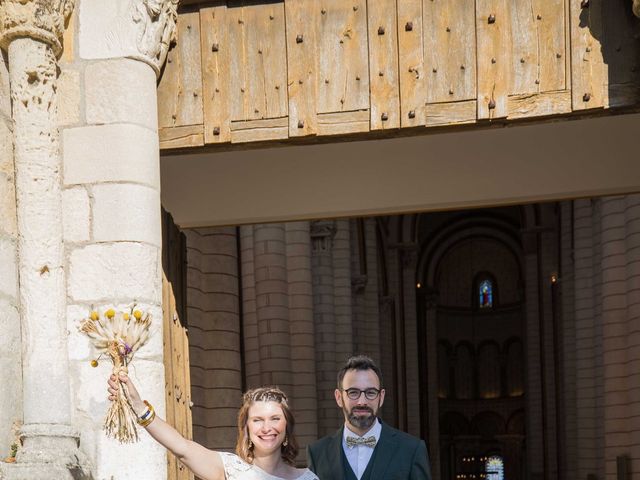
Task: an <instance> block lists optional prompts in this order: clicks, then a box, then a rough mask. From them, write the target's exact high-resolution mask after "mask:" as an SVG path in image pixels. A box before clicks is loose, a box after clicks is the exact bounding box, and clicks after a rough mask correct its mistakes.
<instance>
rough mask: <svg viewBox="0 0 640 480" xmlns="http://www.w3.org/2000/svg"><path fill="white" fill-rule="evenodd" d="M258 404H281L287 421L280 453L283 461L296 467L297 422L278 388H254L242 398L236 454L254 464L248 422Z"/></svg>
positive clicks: (284, 396)
mask: <svg viewBox="0 0 640 480" xmlns="http://www.w3.org/2000/svg"><path fill="white" fill-rule="evenodd" d="M256 402H276V403H278V404H280V408H282V413H283V414H284V418H285V420H286V421H287V425H286V435H285V437H284V438H285V442H283V443H282V445H280V451H281V455H282V459H283V460H284V461H285V462H286V463H288V464H289V465H292V466H295V460H296V456H297V455H298V442H297V441H296V437H295V436H294V434H293V427H294V425H295V420H294V418H293V413H291V409H290V408H289V400H288V399H287V396H286V395H285V394H284V392H283V391H282V390H280V389H279V388H277V387H260V388H254V389H253V390H249V391H247V392H246V393H245V394H244V395H243V396H242V406H241V407H240V410H239V411H238V441H237V443H236V454H237V455H238V456H239V457H240V458H242V459H243V460H244V461H245V462H247V463H253V443H252V442H251V440H250V438H249V429H248V428H247V420H248V419H249V408H251V406H252V405H253V404H254V403H256ZM285 443H286V445H285Z"/></svg>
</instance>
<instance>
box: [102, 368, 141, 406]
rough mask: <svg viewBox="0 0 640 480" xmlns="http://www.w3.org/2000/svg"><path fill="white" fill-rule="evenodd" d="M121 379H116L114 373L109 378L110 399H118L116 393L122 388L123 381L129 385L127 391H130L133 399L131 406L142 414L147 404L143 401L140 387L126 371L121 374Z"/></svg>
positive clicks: (130, 397)
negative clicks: (137, 386) (136, 385)
mask: <svg viewBox="0 0 640 480" xmlns="http://www.w3.org/2000/svg"><path fill="white" fill-rule="evenodd" d="M119 380H120V381H118V379H116V376H115V375H114V374H111V376H110V377H109V380H107V384H108V385H109V386H108V388H107V391H108V392H109V400H111V401H114V400H115V399H116V395H117V394H118V390H119V389H120V388H121V385H120V382H122V383H123V384H124V385H126V387H127V391H128V392H129V399H130V400H131V406H132V407H133V410H134V411H135V412H136V414H137V415H140V414H141V413H142V412H144V411H145V409H146V405H145V404H144V402H143V401H142V398H141V397H140V394H139V393H138V389H137V388H136V387H135V385H134V384H133V382H132V381H131V379H130V378H129V376H128V375H127V374H125V373H121V374H120V378H119Z"/></svg>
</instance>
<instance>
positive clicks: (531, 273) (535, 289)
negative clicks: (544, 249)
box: [522, 225, 547, 479]
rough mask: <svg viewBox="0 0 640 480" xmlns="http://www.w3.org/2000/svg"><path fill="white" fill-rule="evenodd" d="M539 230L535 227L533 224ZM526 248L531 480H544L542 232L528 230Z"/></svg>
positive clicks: (525, 234)
mask: <svg viewBox="0 0 640 480" xmlns="http://www.w3.org/2000/svg"><path fill="white" fill-rule="evenodd" d="M529 227H535V225H529ZM522 239H523V240H522V243H523V248H524V269H525V271H524V276H525V279H524V280H525V286H526V293H525V298H526V299H528V301H527V302H526V307H525V309H526V310H525V316H526V323H525V325H526V326H525V335H526V339H527V341H526V349H527V351H526V358H527V379H526V382H527V384H526V392H527V407H526V408H527V426H526V432H527V465H528V468H529V470H530V472H531V475H532V476H531V478H533V479H536V478H544V477H543V475H544V472H545V468H546V467H547V464H546V459H547V458H546V454H545V449H544V429H543V415H544V412H543V407H542V403H543V401H542V396H543V390H542V382H543V373H542V367H541V364H540V363H541V360H540V359H541V355H542V354H543V352H542V350H541V341H542V339H541V337H540V322H541V317H542V316H543V315H544V313H543V311H541V308H540V303H539V302H538V301H537V299H538V298H539V295H540V294H541V292H540V272H539V264H538V262H539V258H538V255H539V252H538V233H537V231H535V230H531V231H525V232H523V234H522Z"/></svg>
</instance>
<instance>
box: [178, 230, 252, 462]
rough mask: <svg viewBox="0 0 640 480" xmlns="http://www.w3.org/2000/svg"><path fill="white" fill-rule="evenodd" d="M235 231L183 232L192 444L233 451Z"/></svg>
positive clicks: (237, 373) (237, 366)
mask: <svg viewBox="0 0 640 480" xmlns="http://www.w3.org/2000/svg"><path fill="white" fill-rule="evenodd" d="M236 231H237V229H236V228H235V227H217V228H194V229H186V230H184V234H185V236H186V240H187V266H188V270H187V320H188V327H189V363H190V367H191V368H190V372H191V398H192V399H193V409H192V413H193V439H194V440H195V441H197V442H199V443H201V444H202V445H204V446H206V447H207V448H212V449H214V450H220V449H227V450H233V448H234V447H235V444H236V437H237V433H238V432H237V427H236V421H237V415H238V403H239V401H240V399H241V398H242V355H241V348H242V347H241V342H242V340H241V338H240V333H241V328H240V322H241V319H240V306H239V296H240V295H239V291H238V290H239V283H240V282H239V279H238V245H237V243H238V242H237V234H236Z"/></svg>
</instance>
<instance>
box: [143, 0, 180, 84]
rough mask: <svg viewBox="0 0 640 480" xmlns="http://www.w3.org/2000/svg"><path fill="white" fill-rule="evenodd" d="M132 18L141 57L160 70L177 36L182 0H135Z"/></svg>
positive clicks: (157, 71) (158, 71)
mask: <svg viewBox="0 0 640 480" xmlns="http://www.w3.org/2000/svg"><path fill="white" fill-rule="evenodd" d="M131 19H132V20H133V23H134V25H135V29H136V47H137V48H138V52H139V53H140V56H139V60H142V61H144V62H147V63H148V64H149V65H151V67H152V68H153V69H154V70H155V71H156V74H160V70H161V69H162V66H163V65H164V62H165V60H166V59H167V53H169V48H170V47H171V44H172V43H173V42H174V41H175V39H176V22H177V21H178V0H135V1H134V2H133V3H132V11H131Z"/></svg>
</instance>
